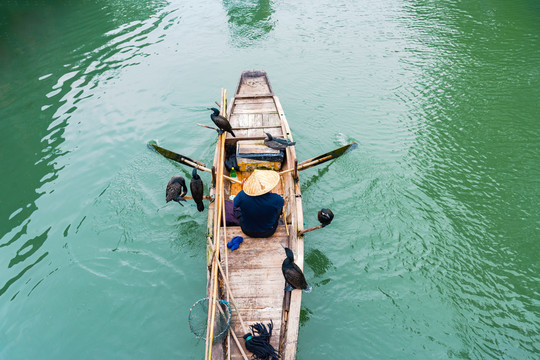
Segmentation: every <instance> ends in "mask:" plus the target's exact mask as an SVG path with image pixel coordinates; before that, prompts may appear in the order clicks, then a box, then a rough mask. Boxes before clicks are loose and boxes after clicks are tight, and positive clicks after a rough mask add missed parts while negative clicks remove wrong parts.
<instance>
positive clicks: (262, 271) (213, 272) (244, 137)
mask: <svg viewBox="0 0 540 360" xmlns="http://www.w3.org/2000/svg"><path fill="white" fill-rule="evenodd" d="M224 99H225V101H224V100H223V96H222V105H221V107H222V109H223V108H224V107H226V96H225V97H224ZM227 118H228V119H229V121H230V123H231V126H232V128H233V131H234V133H235V135H236V137H233V136H232V135H231V134H229V133H225V134H224V135H220V136H219V141H218V144H217V146H216V151H215V155H214V162H213V168H212V172H213V179H214V180H213V183H214V184H213V187H212V188H211V195H213V197H214V198H215V199H216V201H214V202H212V203H211V204H210V205H209V209H208V239H207V240H208V244H209V245H208V251H207V254H208V262H207V264H208V272H207V274H208V298H209V299H210V305H209V307H210V308H211V307H212V299H216V298H217V299H228V301H230V302H231V303H232V304H233V305H234V307H233V316H232V325H231V330H232V333H234V335H235V336H236V338H237V340H238V341H237V340H235V339H234V336H233V339H227V340H225V341H216V342H213V341H210V340H208V341H209V342H210V344H208V342H207V349H206V351H207V353H209V354H211V355H209V354H207V356H211V358H212V359H227V358H228V352H230V358H231V359H243V358H244V359H245V358H250V357H251V353H250V352H249V351H247V350H246V348H245V341H244V339H242V336H243V335H244V334H246V333H247V332H248V331H249V326H250V325H252V324H255V323H264V324H267V323H270V322H272V323H273V326H274V327H273V331H272V337H271V344H272V346H273V347H274V348H275V349H276V350H278V352H279V354H280V355H281V358H282V359H295V358H296V350H297V342H298V328H299V319H300V304H301V301H302V291H301V290H293V291H292V292H285V291H284V288H285V280H284V278H283V274H282V271H281V265H282V262H283V260H284V259H285V253H284V251H283V248H282V247H281V245H280V244H283V245H284V246H287V247H289V248H290V249H291V250H292V251H293V252H294V254H295V262H296V264H297V265H298V266H299V267H300V268H303V263H304V241H303V236H298V233H299V231H301V230H303V213H302V195H301V192H300V184H299V182H298V171H295V170H294V169H295V166H296V164H297V160H296V153H295V148H294V146H289V147H287V148H286V150H285V151H284V154H283V161H282V162H281V163H280V164H278V165H276V163H275V162H273V163H269V162H265V161H259V162H257V161H253V162H250V161H249V160H246V161H245V163H244V165H245V166H243V167H242V166H241V167H240V168H239V169H235V170H236V173H237V176H238V179H239V180H242V179H246V178H248V177H249V176H250V174H251V172H252V170H253V169H254V168H256V167H259V166H263V167H265V166H266V167H268V166H273V167H276V166H278V167H280V169H279V171H280V172H282V171H285V170H289V171H288V172H285V173H283V174H282V175H281V181H280V183H279V184H278V185H277V186H276V188H274V190H273V192H276V193H278V194H280V195H281V196H282V197H283V198H284V199H285V205H284V216H283V218H284V219H285V221H284V222H283V224H281V225H279V226H278V229H277V230H276V232H275V234H274V235H273V236H272V237H269V238H250V237H249V236H247V235H245V234H243V233H242V230H241V229H240V227H239V226H223V224H222V222H221V221H218V220H217V219H222V217H223V203H222V202H221V201H220V199H225V200H228V199H229V198H230V197H231V195H236V194H237V193H238V192H239V191H240V190H241V185H240V184H238V183H235V182H231V181H229V180H228V179H227V178H226V177H225V178H224V177H223V176H221V174H223V175H225V176H229V175H230V173H229V171H228V170H227V169H226V167H225V166H224V159H227V158H228V157H229V156H231V155H233V154H237V153H238V152H239V149H242V146H248V147H251V148H255V151H257V149H258V150H260V149H261V146H263V145H261V144H263V139H265V138H266V135H265V132H267V133H270V134H272V136H273V137H282V138H286V139H289V140H291V141H292V140H293V138H292V135H291V130H290V128H289V124H288V123H287V119H286V117H285V113H284V111H283V109H282V107H281V104H280V102H279V99H278V98H277V96H275V95H274V93H273V91H272V87H271V86H270V82H269V80H268V77H267V75H266V73H265V72H264V71H244V72H243V73H242V75H241V77H240V81H239V83H238V88H237V89H236V93H235V94H234V97H233V98H232V99H231V101H230V107H229V109H228V111H227ZM267 149H269V148H267ZM237 161H238V159H237ZM220 179H221V181H220ZM234 236H242V237H243V238H244V241H243V243H242V244H241V245H240V247H239V249H237V250H235V251H233V252H231V251H230V250H228V249H227V248H226V245H225V244H226V243H227V242H228V241H230V239H231V238H233V237H234ZM217 238H219V240H220V241H219V249H218V246H217V244H218V243H217V242H216V239H217ZM212 244H213V245H212ZM213 249H215V250H216V254H215V255H216V256H213ZM217 259H219V260H217ZM217 261H219V265H218V264H217ZM220 267H221V270H220V269H219V268H220ZM222 273H223V274H224V275H226V276H222V275H221V274H222ZM218 274H219V275H218ZM216 284H217V285H216ZM214 301H215V300H214ZM209 315H210V316H209V319H210V318H211V317H212V316H211V314H210V311H209ZM211 328H212V325H210V322H209V325H208V329H209V332H210V329H211ZM210 338H211V337H210ZM242 353H244V354H242ZM246 355H247V357H246Z"/></svg>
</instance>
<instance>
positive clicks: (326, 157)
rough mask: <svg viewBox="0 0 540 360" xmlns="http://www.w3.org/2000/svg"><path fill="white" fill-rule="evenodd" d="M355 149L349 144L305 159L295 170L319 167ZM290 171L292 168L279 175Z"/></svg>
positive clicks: (355, 144)
mask: <svg viewBox="0 0 540 360" xmlns="http://www.w3.org/2000/svg"><path fill="white" fill-rule="evenodd" d="M357 147H358V144H357V143H350V144H348V145H345V146H342V147H340V148H337V149H335V150H332V151H329V152H327V153H324V154H321V155H319V156H315V157H314V158H311V159H307V160H305V161H302V162H301V163H300V164H298V168H297V170H298V171H300V170H306V169H309V168H310V167H313V166H315V165H319V164H322V163H325V162H327V161H330V160H333V159H336V158H338V157H340V156H341V155H343V154H345V153H346V152H348V151H351V150H354V149H356V148H357ZM292 171H294V168H292V169H287V170H284V171H282V172H280V173H279V174H280V175H283V174H286V173H289V172H292Z"/></svg>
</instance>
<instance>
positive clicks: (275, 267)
mask: <svg viewBox="0 0 540 360" xmlns="http://www.w3.org/2000/svg"><path fill="white" fill-rule="evenodd" d="M278 190H282V189H278ZM234 236H242V237H244V242H243V243H242V244H240V247H239V248H238V249H237V250H234V251H230V250H229V249H227V251H228V264H229V268H228V271H229V286H230V288H231V291H232V293H233V296H234V299H235V301H236V302H235V305H236V308H237V309H238V311H239V313H240V314H241V316H242V319H243V321H244V323H245V325H246V326H249V325H252V324H255V323H257V322H262V323H264V324H265V325H266V324H268V323H269V322H270V321H272V322H273V323H274V329H273V332H272V338H271V344H272V345H273V346H274V348H275V349H279V339H280V332H281V318H282V312H283V296H284V288H285V280H284V278H283V273H282V272H281V264H282V262H283V259H284V258H285V253H284V251H283V249H282V248H281V246H280V245H279V244H280V243H286V241H287V240H286V239H287V234H286V230H285V226H284V225H280V226H278V228H277V229H276V232H275V233H274V235H273V236H271V237H269V238H251V237H249V236H246V235H245V234H244V233H243V232H242V230H241V228H240V227H238V226H233V227H227V238H228V239H231V238H232V237H234ZM221 244H222V245H221V246H222V248H223V247H224V245H223V241H221ZM280 250H281V251H280ZM224 251H225V250H224ZM261 254H265V255H264V257H261ZM261 260H262V261H261ZM233 309H234V308H233ZM233 329H234V331H235V332H236V334H238V335H239V336H242V335H243V334H244V333H243V331H244V330H243V329H242V326H241V324H240V322H239V320H238V319H237V315H236V310H235V311H233ZM240 343H241V344H242V346H244V341H243V340H241V341H240ZM231 351H232V353H231V359H241V355H240V352H239V350H238V348H237V347H236V344H232V345H231ZM247 354H250V353H249V352H247Z"/></svg>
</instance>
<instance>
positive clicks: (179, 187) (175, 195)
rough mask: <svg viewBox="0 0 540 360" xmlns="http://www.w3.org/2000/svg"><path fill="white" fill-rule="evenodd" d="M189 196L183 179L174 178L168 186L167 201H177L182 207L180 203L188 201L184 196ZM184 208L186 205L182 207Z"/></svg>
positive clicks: (179, 177)
mask: <svg viewBox="0 0 540 360" xmlns="http://www.w3.org/2000/svg"><path fill="white" fill-rule="evenodd" d="M186 194H187V186H186V182H185V180H184V178H183V177H181V176H173V177H172V178H171V180H170V181H169V183H168V184H167V190H166V191H165V200H167V202H169V201H171V200H172V201H176V202H177V203H179V204H180V205H182V204H181V203H180V201H186V200H185V199H184V195H186ZM182 206H184V205H182Z"/></svg>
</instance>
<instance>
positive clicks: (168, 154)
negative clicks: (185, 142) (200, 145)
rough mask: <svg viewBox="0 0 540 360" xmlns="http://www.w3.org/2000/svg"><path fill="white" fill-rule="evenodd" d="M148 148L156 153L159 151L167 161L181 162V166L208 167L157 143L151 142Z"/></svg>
mask: <svg viewBox="0 0 540 360" xmlns="http://www.w3.org/2000/svg"><path fill="white" fill-rule="evenodd" d="M148 147H149V148H151V149H154V150H155V151H157V152H158V153H160V154H161V155H163V156H165V157H166V158H167V159H170V160H174V161H176V162H179V163H181V164H184V165H187V166H191V167H194V166H193V164H197V165H199V166H202V167H206V165H205V164H204V163H202V162H200V161H197V160H193V159H190V158H188V157H187V156H184V155H180V154H177V153H175V152H173V151H170V150H167V149H164V148H162V147H161V146H159V145H158V144H156V143H155V141H151V142H149V143H148Z"/></svg>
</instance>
